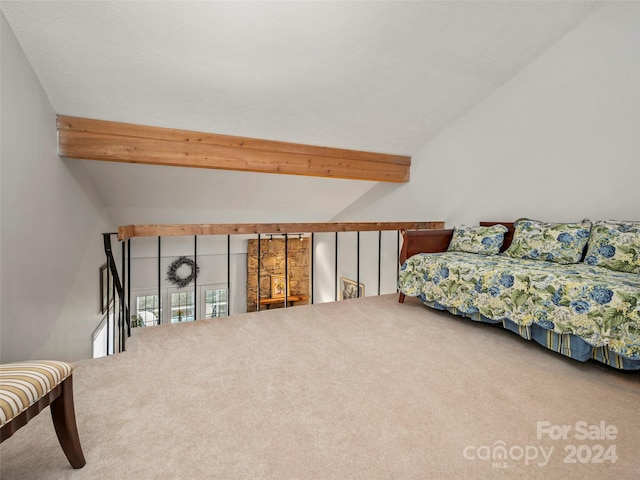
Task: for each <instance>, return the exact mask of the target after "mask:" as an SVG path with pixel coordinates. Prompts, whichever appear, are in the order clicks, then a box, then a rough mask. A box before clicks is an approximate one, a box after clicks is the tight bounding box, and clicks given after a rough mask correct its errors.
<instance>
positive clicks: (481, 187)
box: [334, 2, 640, 226]
mask: <svg viewBox="0 0 640 480" xmlns="http://www.w3.org/2000/svg"><path fill="white" fill-rule="evenodd" d="M639 85H640V3H638V2H612V3H610V4H608V5H606V6H605V7H603V8H602V9H600V10H599V11H597V12H596V13H595V14H594V15H593V16H592V17H590V18H589V19H587V20H586V21H585V22H584V23H583V24H582V25H580V26H578V27H577V28H576V29H575V30H574V31H572V32H571V33H569V34H568V35H567V36H566V37H565V38H563V39H562V40H560V41H559V42H558V43H557V44H556V45H554V46H553V47H552V48H551V49H549V50H548V51H547V52H545V53H544V54H543V55H542V56H540V57H539V58H538V59H536V60H535V61H534V62H532V63H531V64H530V65H529V66H528V67H526V68H525V69H524V70H523V71H521V72H520V73H519V74H518V75H516V76H515V77H514V78H512V79H511V80H510V81H508V82H507V83H506V84H505V85H503V86H502V87H501V88H500V89H499V90H497V91H496V92H495V93H494V94H493V95H491V96H490V97H488V98H487V99H485V101H483V102H482V103H481V104H479V105H477V107H476V108H474V109H473V110H471V111H470V112H468V113H467V114H466V115H465V116H463V117H462V118H460V119H459V120H458V121H457V122H455V123H454V124H453V125H451V126H450V127H449V128H447V129H445V130H444V131H443V132H441V134H440V135H439V136H438V137H436V138H435V139H434V140H433V141H431V142H430V143H428V144H427V145H426V146H425V147H423V148H422V149H421V150H420V151H419V152H417V153H416V154H414V155H413V161H412V171H411V182H410V183H409V184H407V185H402V186H394V185H391V186H389V185H378V186H376V187H374V188H373V189H372V190H370V191H369V192H367V193H366V194H365V195H364V196H363V197H361V198H360V199H359V200H358V201H356V202H355V203H354V204H353V205H351V206H350V207H349V208H347V209H346V210H345V211H343V212H342V213H341V214H340V215H338V216H337V217H336V218H335V219H334V220H354V221H356V220H376V221H383V220H398V221H400V220H445V221H446V222H447V224H448V225H449V226H452V225H456V224H460V223H469V224H475V223H477V222H478V221H480V220H501V221H510V220H515V219H517V218H519V217H524V216H528V217H532V218H537V219H540V220H546V221H574V220H580V219H582V218H585V217H588V218H591V219H592V220H598V219H608V218H617V219H635V220H640V88H639V87H638V86H639Z"/></svg>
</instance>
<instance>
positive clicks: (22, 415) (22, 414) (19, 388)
mask: <svg viewBox="0 0 640 480" xmlns="http://www.w3.org/2000/svg"><path fill="white" fill-rule="evenodd" d="M72 372H73V366H72V365H71V364H70V363H65V362H57V361H50V360H46V361H36V362H20V363H8V364H4V365H0V442H4V441H5V440H6V439H7V438H9V437H10V436H11V435H13V434H14V433H15V432H16V431H17V430H18V429H19V428H20V427H22V426H24V425H26V423H27V422H28V421H29V420H31V419H32V418H33V417H35V416H36V415H37V414H38V413H40V411H41V410H42V409H44V408H46V407H47V406H48V405H51V417H52V418H53V425H54V427H55V430H56V434H57V435H58V441H59V442H60V446H61V447H62V450H63V451H64V453H65V455H66V456H67V459H68V460H69V463H71V466H72V467H73V468H82V467H83V466H84V465H85V463H86V462H85V460H84V455H83V453H82V447H81V446H80V438H79V437H78V429H77V427H76V415H75V410H74V405H73V376H72Z"/></svg>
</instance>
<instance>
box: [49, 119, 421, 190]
mask: <svg viewBox="0 0 640 480" xmlns="http://www.w3.org/2000/svg"><path fill="white" fill-rule="evenodd" d="M56 122H57V127H58V155H60V156H62V157H69V158H78V159H84V160H103V161H110V162H128V163H144V164H150V165H164V166H175V167H195V168H214V169H222V170H240V171H248V172H262V173H281V174H290V175H308V176H317V177H329V178H346V179H352V180H369V181H375V182H396V183H403V182H408V181H409V171H410V167H411V157H408V156H402V155H389V154H383V153H373V152H363V151H358V150H345V149H340V148H330V147H316V146H312V145H303V144H298V143H286V142H277V141H272V140H259V139H254V138H244V137H235V136H229V135H219V134H214V133H202V132H193V131H188V130H175V129H170V128H160V127H150V126H145V125H134V124H130V123H118V122H108V121H104V120H92V119H87V118H77V117H68V116H63V115H58V117H57V120H56Z"/></svg>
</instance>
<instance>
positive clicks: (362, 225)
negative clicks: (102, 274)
mask: <svg viewBox="0 0 640 480" xmlns="http://www.w3.org/2000/svg"><path fill="white" fill-rule="evenodd" d="M436 228H444V222H441V221H437V222H358V223H348V222H338V223H335V222H333V223H244V224H242V223H241V224H233V223H216V224H185V225H157V224H151V225H125V226H122V227H118V240H127V239H129V238H134V237H168V236H180V235H188V236H191V235H235V234H244V235H249V234H257V233H260V234H282V233H310V232H316V233H317V232H371V231H385V230H430V229H436Z"/></svg>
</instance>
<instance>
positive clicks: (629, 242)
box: [584, 220, 640, 273]
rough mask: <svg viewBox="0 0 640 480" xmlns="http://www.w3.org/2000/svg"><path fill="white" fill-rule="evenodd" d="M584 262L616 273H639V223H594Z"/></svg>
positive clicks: (613, 221)
mask: <svg viewBox="0 0 640 480" xmlns="http://www.w3.org/2000/svg"><path fill="white" fill-rule="evenodd" d="M584 262H585V263H588V264H589V265H599V266H601V267H605V268H608V269H609V270H616V271H618V272H630V273H640V222H624V221H616V220H609V221H599V222H596V223H595V224H594V225H593V229H592V231H591V239H590V240H589V247H588V249H587V255H586V256H585V258H584Z"/></svg>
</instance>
